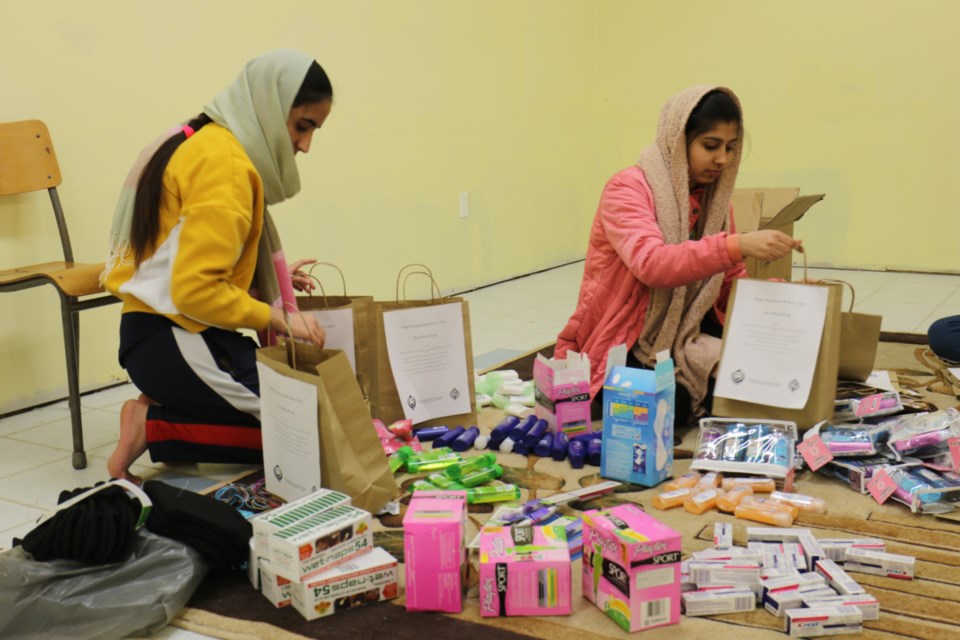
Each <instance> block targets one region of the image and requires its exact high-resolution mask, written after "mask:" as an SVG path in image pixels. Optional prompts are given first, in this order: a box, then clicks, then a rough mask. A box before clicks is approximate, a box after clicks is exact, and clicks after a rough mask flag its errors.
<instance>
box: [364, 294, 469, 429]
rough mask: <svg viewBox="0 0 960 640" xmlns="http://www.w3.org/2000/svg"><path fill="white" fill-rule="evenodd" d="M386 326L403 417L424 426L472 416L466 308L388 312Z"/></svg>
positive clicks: (451, 305)
mask: <svg viewBox="0 0 960 640" xmlns="http://www.w3.org/2000/svg"><path fill="white" fill-rule="evenodd" d="M383 325H384V332H385V333H386V338H387V354H388V355H389V357H390V369H391V370H392V371H393V377H394V380H395V381H396V383H397V391H398V392H399V394H400V402H401V404H402V405H403V413H404V417H406V418H408V419H410V420H412V421H413V423H414V424H419V423H421V422H424V421H425V420H430V419H431V418H442V417H444V416H454V415H459V414H461V413H469V412H470V383H469V380H468V378H467V356H466V353H465V348H464V335H463V309H462V305H461V303H459V302H451V303H449V304H440V305H432V306H429V307H415V308H412V309H400V310H397V311H387V312H384V314H383Z"/></svg>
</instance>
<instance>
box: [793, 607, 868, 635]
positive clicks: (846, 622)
mask: <svg viewBox="0 0 960 640" xmlns="http://www.w3.org/2000/svg"><path fill="white" fill-rule="evenodd" d="M862 631H863V614H862V613H860V610H859V609H857V608H856V607H817V608H815V609H813V608H807V607H804V608H802V609H790V610H788V611H787V635H788V636H792V637H794V638H813V637H817V636H838V635H841V634H844V633H860V632H862Z"/></svg>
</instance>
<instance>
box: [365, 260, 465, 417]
mask: <svg viewBox="0 0 960 640" xmlns="http://www.w3.org/2000/svg"><path fill="white" fill-rule="evenodd" d="M410 268H415V269H419V270H415V271H407V270H408V269H410ZM405 271H406V273H405ZM413 275H419V276H423V277H426V278H429V281H430V291H431V293H430V299H428V300H407V299H406V282H407V278H409V277H410V276H413ZM395 295H396V297H395V299H394V300H392V301H384V302H380V301H377V302H375V303H374V317H375V321H376V337H375V350H376V360H377V375H376V377H375V379H374V383H373V391H372V393H371V395H370V413H372V414H373V416H374V417H375V418H379V419H380V420H382V421H383V422H384V423H386V424H390V423H392V422H395V421H397V420H402V419H403V418H404V416H405V413H404V408H403V402H404V400H402V399H401V398H400V395H399V392H398V390H397V383H396V380H395V379H394V374H393V368H392V366H391V363H390V355H389V352H388V347H387V333H386V329H385V325H384V314H385V313H396V312H399V313H403V312H405V311H411V310H415V309H416V310H420V309H430V308H437V307H439V306H440V305H450V304H455V305H459V307H460V314H461V317H462V320H463V345H462V349H463V352H464V356H465V360H466V366H467V372H466V374H467V385H468V389H464V390H458V391H455V392H458V393H468V394H469V399H470V410H469V412H466V413H461V414H458V415H450V416H443V417H437V418H432V419H429V420H423V421H420V422H416V423H415V424H414V428H421V427H427V426H434V425H446V426H449V427H454V426H461V425H462V426H465V427H469V426H472V425H475V424H477V402H476V390H475V385H474V371H473V347H472V344H471V338H470V310H469V307H468V305H467V301H466V300H464V299H463V298H459V297H447V298H444V297H442V296H441V295H440V287H439V286H438V285H437V283H436V280H434V278H433V274H432V273H431V272H430V269H429V268H427V267H425V266H423V265H419V264H415V265H407V266H406V267H404V268H403V269H401V270H400V272H399V273H398V274H397V284H396V291H395ZM457 348H460V347H459V346H458V347H457ZM450 392H451V390H448V389H437V390H436V391H435V394H447V393H450Z"/></svg>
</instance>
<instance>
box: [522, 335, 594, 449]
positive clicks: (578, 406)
mask: <svg viewBox="0 0 960 640" xmlns="http://www.w3.org/2000/svg"><path fill="white" fill-rule="evenodd" d="M533 382H534V387H535V395H536V402H537V406H536V409H535V412H536V414H537V417H538V418H542V419H544V420H546V421H547V424H548V425H549V427H550V431H552V432H554V433H557V432H562V433H565V434H567V436H576V435H580V434H581V433H590V432H592V431H593V420H591V418H590V359H589V358H588V357H587V356H586V354H579V353H577V352H575V351H570V352H568V353H567V357H566V359H565V360H554V359H553V358H549V359H548V358H544V357H543V356H542V355H539V354H538V355H537V359H536V361H535V362H534V363H533Z"/></svg>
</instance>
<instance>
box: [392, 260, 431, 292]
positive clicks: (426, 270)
mask: <svg viewBox="0 0 960 640" xmlns="http://www.w3.org/2000/svg"><path fill="white" fill-rule="evenodd" d="M413 267H419V268H420V269H422V270H423V271H415V272H414V273H420V274H423V275H426V276H427V277H428V278H430V281H431V282H432V283H433V285H436V284H437V281H436V280H434V279H433V271H431V270H430V267H428V266H427V265H425V264H420V263H419V262H411V263H410V264H407V265H404V266H402V267H400V271H398V272H397V282H396V285H395V287H394V290H393V298H394V300H396V301H398V302H399V301H400V279H401V277H403V272H404V271H406V270H407V269H411V268H413ZM409 276H410V274H407V277H409ZM433 285H432V286H433ZM403 286H404V300H406V286H407V279H406V278H403ZM439 292H440V287H437V293H438V294H439ZM432 293H433V291H432V289H431V295H432Z"/></svg>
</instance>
